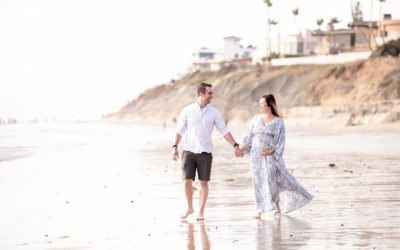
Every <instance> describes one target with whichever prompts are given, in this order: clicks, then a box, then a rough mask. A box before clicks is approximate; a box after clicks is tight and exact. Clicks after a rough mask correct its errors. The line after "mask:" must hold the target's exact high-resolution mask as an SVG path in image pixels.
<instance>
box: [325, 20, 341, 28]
mask: <svg viewBox="0 0 400 250" xmlns="http://www.w3.org/2000/svg"><path fill="white" fill-rule="evenodd" d="M338 22H340V20H339V19H338V18H337V17H331V19H330V20H329V23H328V27H329V29H330V30H334V29H335V27H334V25H335V24H336V23H338Z"/></svg>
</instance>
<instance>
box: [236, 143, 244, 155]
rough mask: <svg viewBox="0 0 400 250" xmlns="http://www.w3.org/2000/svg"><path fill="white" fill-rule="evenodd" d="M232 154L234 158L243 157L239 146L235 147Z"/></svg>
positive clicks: (241, 148)
mask: <svg viewBox="0 0 400 250" xmlns="http://www.w3.org/2000/svg"><path fill="white" fill-rule="evenodd" d="M234 152H235V155H236V157H243V155H244V150H243V147H239V145H238V146H236V147H235V149H234Z"/></svg>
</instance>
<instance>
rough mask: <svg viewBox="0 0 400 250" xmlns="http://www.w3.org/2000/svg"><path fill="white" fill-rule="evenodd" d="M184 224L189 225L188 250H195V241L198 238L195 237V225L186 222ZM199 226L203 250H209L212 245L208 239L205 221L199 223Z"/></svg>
mask: <svg viewBox="0 0 400 250" xmlns="http://www.w3.org/2000/svg"><path fill="white" fill-rule="evenodd" d="M182 223H184V224H187V249H188V250H194V249H196V243H195V242H196V241H195V239H196V238H198V236H197V237H196V236H195V226H194V223H191V222H188V221H185V220H184V221H182ZM197 225H198V229H199V232H200V244H201V249H203V250H209V249H210V248H211V244H210V240H209V239H208V235H207V232H206V226H205V223H204V221H198V222H197Z"/></svg>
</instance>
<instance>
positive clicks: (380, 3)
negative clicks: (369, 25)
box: [378, 0, 385, 44]
mask: <svg viewBox="0 0 400 250" xmlns="http://www.w3.org/2000/svg"><path fill="white" fill-rule="evenodd" d="M384 2H385V0H379V21H380V23H379V26H378V34H379V36H380V38H381V41H382V43H383V44H384V43H385V40H384V35H383V34H382V33H383V32H382V21H383V17H382V4H383V3H384Z"/></svg>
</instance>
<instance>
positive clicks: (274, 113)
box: [240, 94, 313, 219]
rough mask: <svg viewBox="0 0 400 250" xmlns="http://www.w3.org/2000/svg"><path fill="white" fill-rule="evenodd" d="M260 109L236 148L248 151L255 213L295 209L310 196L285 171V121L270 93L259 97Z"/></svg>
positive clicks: (277, 215)
mask: <svg viewBox="0 0 400 250" xmlns="http://www.w3.org/2000/svg"><path fill="white" fill-rule="evenodd" d="M260 111H261V114H258V115H256V116H254V117H253V119H252V121H251V123H250V126H249V128H248V131H247V133H246V135H245V137H244V140H243V145H242V147H240V150H242V151H244V152H245V153H247V154H250V164H251V170H252V175H253V186H254V194H255V203H256V209H257V214H256V216H255V218H257V219H259V218H261V214H262V213H265V212H267V211H270V210H275V211H276V212H275V218H279V216H280V215H281V213H288V212H291V211H293V210H296V209H298V208H300V207H302V206H304V205H305V204H307V203H308V202H310V201H311V199H312V198H313V196H312V195H311V194H310V193H308V192H307V190H305V189H304V188H303V187H302V186H301V185H300V183H299V182H297V180H296V179H295V178H294V177H293V176H292V175H291V174H290V173H288V171H287V170H286V167H285V163H284V161H283V151H284V147H285V124H284V122H283V119H282V118H281V116H280V114H279V110H278V107H277V104H276V101H275V97H274V96H273V95H272V94H268V95H264V96H263V97H261V99H260Z"/></svg>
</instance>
